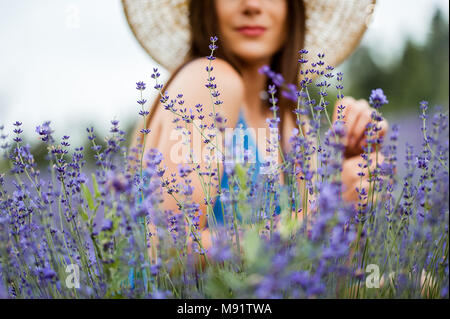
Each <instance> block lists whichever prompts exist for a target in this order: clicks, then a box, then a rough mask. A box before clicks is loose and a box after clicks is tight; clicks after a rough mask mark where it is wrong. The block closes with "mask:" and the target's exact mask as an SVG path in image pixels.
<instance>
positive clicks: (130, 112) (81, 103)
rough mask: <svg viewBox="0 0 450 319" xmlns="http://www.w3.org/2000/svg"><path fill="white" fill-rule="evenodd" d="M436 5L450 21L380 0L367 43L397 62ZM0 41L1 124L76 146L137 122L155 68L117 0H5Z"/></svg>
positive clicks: (425, 6)
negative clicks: (47, 133)
mask: <svg viewBox="0 0 450 319" xmlns="http://www.w3.org/2000/svg"><path fill="white" fill-rule="evenodd" d="M436 8H440V9H441V10H442V11H443V12H444V16H445V17H446V19H447V21H448V15H449V7H448V2H447V1H446V0H409V1H408V0H378V1H377V6H376V8H375V12H374V15H373V20H372V23H371V24H370V26H369V29H368V31H367V32H366V34H365V36H364V38H363V41H362V43H363V44H364V45H368V46H369V47H371V48H372V51H373V53H374V54H375V55H376V56H378V57H379V58H380V61H389V60H390V59H395V58H397V57H398V56H399V53H400V52H401V49H402V47H403V45H404V43H405V40H406V39H407V38H408V37H411V38H412V39H414V41H417V42H418V43H423V41H424V39H425V38H426V35H427V32H428V30H429V29H428V27H429V24H430V21H431V18H432V16H433V13H434V10H435V9H436ZM0 43H1V47H0V125H2V124H5V126H6V129H7V130H11V129H12V123H13V122H14V121H16V120H20V121H21V122H23V125H24V130H25V133H24V134H26V136H27V137H28V138H30V139H32V140H37V137H36V135H35V134H34V128H35V127H36V126H37V125H39V124H41V123H42V122H44V121H47V120H50V121H52V124H53V128H54V129H55V130H56V135H57V136H62V135H70V136H71V138H72V142H73V143H82V142H83V141H84V140H85V139H86V137H87V135H86V131H85V128H86V127H87V126H90V125H93V126H94V127H95V129H96V130H97V131H98V133H99V134H98V135H99V136H102V135H104V134H106V133H107V130H108V127H109V122H110V120H112V119H118V120H120V121H121V123H123V124H124V125H128V124H129V123H132V122H134V121H135V120H137V119H138V118H139V116H138V114H137V113H138V106H137V104H136V102H135V101H136V99H137V97H138V96H137V92H136V90H135V82H137V81H140V80H143V81H147V82H149V81H150V80H151V79H150V74H151V73H152V68H153V67H155V66H156V67H158V65H157V63H156V62H155V61H153V60H152V59H151V58H150V57H149V56H148V55H147V54H146V53H145V52H144V50H143V49H142V48H141V47H140V46H139V44H138V43H137V41H136V40H135V39H134V37H133V35H132V33H131V30H130V29H129V27H128V24H127V23H126V20H125V16H124V14H123V11H122V8H121V3H120V1H119V0H39V1H36V0H15V1H12V0H0ZM167 76H168V74H167V72H165V70H162V78H163V80H164V79H165V78H167ZM148 94H149V95H148V96H147V99H148V100H152V98H154V96H155V95H154V93H150V92H149V93H148Z"/></svg>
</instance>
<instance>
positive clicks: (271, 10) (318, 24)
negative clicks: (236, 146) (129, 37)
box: [123, 0, 387, 228]
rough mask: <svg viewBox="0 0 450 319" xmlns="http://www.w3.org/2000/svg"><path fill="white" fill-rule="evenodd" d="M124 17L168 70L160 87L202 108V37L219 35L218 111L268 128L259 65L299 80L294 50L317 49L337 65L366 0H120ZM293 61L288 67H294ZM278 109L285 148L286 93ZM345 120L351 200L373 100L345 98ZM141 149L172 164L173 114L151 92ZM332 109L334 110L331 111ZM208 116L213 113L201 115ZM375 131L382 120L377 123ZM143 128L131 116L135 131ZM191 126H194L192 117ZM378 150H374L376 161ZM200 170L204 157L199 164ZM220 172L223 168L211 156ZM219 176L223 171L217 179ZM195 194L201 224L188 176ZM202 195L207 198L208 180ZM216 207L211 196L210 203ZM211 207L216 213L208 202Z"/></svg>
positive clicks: (170, 168) (356, 35)
mask: <svg viewBox="0 0 450 319" xmlns="http://www.w3.org/2000/svg"><path fill="white" fill-rule="evenodd" d="M123 4H124V8H125V12H126V15H127V18H128V21H129V23H130V25H131V27H132V29H133V32H134V33H135V35H136V37H137V38H138V40H139V41H140V43H141V44H142V45H143V47H144V48H145V49H146V50H147V52H148V53H149V54H150V55H151V56H152V57H153V58H154V59H155V60H156V61H158V62H159V63H160V64H162V65H163V66H165V67H166V68H168V69H169V70H172V71H173V73H172V76H171V78H170V79H169V80H168V81H167V83H165V87H164V90H163V91H166V90H167V91H168V93H169V96H170V97H171V98H173V97H175V96H176V95H177V94H179V93H183V95H184V96H183V99H184V105H187V106H190V107H192V106H194V105H197V104H202V105H203V113H204V114H209V113H211V112H213V106H212V105H211V103H210V102H211V100H210V99H211V97H210V93H209V90H208V89H207V88H205V86H204V84H205V82H206V81H205V80H206V78H207V74H206V72H205V66H207V65H208V62H209V61H208V60H207V59H205V56H208V55H209V54H210V50H209V39H210V36H212V35H217V36H218V37H219V39H220V40H219V49H218V50H217V52H216V53H215V56H216V57H217V59H216V60H215V61H214V63H213V66H214V74H213V75H214V76H215V77H216V80H215V83H216V84H217V88H218V89H219V91H220V94H221V95H220V97H221V100H222V101H223V104H222V105H221V107H220V109H219V112H220V114H221V115H222V116H223V117H224V118H226V119H227V126H228V127H236V126H237V125H238V123H243V124H244V125H247V126H248V127H250V128H254V129H255V130H257V129H258V128H265V129H268V124H267V122H266V119H267V118H269V117H272V114H273V113H272V111H270V109H269V107H270V106H269V103H268V101H267V100H264V99H262V98H261V92H263V91H265V90H267V84H268V81H267V78H266V76H265V75H263V74H260V73H259V72H258V70H259V69H260V68H261V67H262V66H264V65H269V66H270V67H271V69H272V70H274V71H275V72H277V73H281V75H282V76H283V77H284V79H285V81H286V82H288V83H294V84H295V83H297V81H298V79H297V76H298V71H299V69H298V65H297V64H296V61H297V59H298V50H299V49H302V48H306V49H308V50H309V51H310V52H311V53H313V54H314V53H318V52H324V53H325V54H326V55H325V56H326V58H325V60H326V62H327V63H328V64H330V65H336V64H338V63H339V62H341V61H342V60H343V59H345V58H346V57H347V56H348V55H349V54H350V53H351V52H352V50H354V48H355V47H356V45H357V44H358V42H359V40H360V38H361V37H362V34H363V32H364V30H365V23H366V21H367V19H368V16H367V14H368V10H367V8H371V6H372V1H369V0H367V1H335V0H333V1H326V0H317V1H305V2H304V1H294V0H293V1H290V0H211V1H209V0H205V1H203V0H200V1H199V0H196V1H147V2H144V1H133V0H123ZM294 65H295V67H294ZM278 98H279V103H278V105H279V108H280V111H279V113H280V118H281V123H280V132H281V147H282V149H283V151H284V152H288V151H289V142H288V140H289V137H290V133H291V132H292V129H293V128H294V127H296V123H295V118H294V114H293V112H292V111H293V110H294V106H293V104H294V103H292V102H290V101H288V100H287V99H285V98H284V97H283V96H281V95H280V94H278ZM343 104H345V106H346V109H345V120H346V128H347V132H348V134H347V136H348V138H347V139H346V141H345V142H344V143H345V146H346V151H345V154H346V159H345V162H344V165H343V175H342V176H343V182H344V184H345V186H346V191H345V193H344V197H345V198H346V199H347V200H349V201H352V200H355V199H356V198H357V194H356V191H355V186H359V181H360V178H359V176H358V175H357V173H358V172H359V171H360V169H359V167H358V165H357V163H358V162H360V161H361V159H360V156H359V154H360V153H361V152H362V146H363V145H364V130H365V127H366V125H367V124H368V122H369V121H370V115H371V113H372V109H371V108H370V107H369V105H368V103H367V102H366V101H365V100H359V101H356V100H354V99H352V98H346V99H345V100H344V102H343ZM150 110H151V112H150V116H149V117H148V118H147V123H146V126H147V129H150V130H151V132H152V133H150V134H149V135H148V136H147V140H146V143H145V149H146V150H149V149H151V148H156V149H158V150H159V151H160V152H161V153H162V155H163V157H164V159H165V162H164V164H165V165H166V166H167V169H166V174H170V173H175V172H177V166H178V163H175V162H174V161H172V160H171V157H172V158H173V154H171V151H172V150H173V148H174V146H175V144H176V143H178V142H177V141H174V140H170V139H169V137H170V134H171V132H173V131H174V130H175V128H176V126H177V124H176V123H173V120H174V119H175V118H176V116H174V115H173V114H171V113H170V112H168V111H167V110H165V109H164V108H163V107H162V106H161V103H160V102H159V101H158V99H157V100H156V101H155V103H154V104H153V105H152V107H151V108H150ZM335 117H336V110H335ZM204 121H205V122H206V124H211V123H212V122H213V120H212V119H211V118H208V117H205V120H204ZM382 127H383V129H382V131H381V132H380V134H381V135H384V134H385V133H386V129H387V124H386V122H383V123H382ZM142 128H143V127H142V126H141V125H139V127H138V129H137V131H136V136H139V135H140V134H139V133H138V132H139V131H140V130H141V129H142ZM189 130H190V131H191V132H193V128H192V126H190V127H189ZM381 160H382V159H381V158H380V157H379V159H378V161H379V162H380V161H381ZM200 166H201V171H204V170H205V168H206V167H207V163H204V162H203V161H202V162H201V163H200ZM219 172H223V167H222V164H221V163H220V164H219ZM222 178H223V177H222V176H221V179H222ZM192 186H193V187H194V193H193V199H194V201H195V202H197V203H199V204H200V211H201V212H203V214H201V216H200V227H201V228H203V227H204V226H205V225H206V217H205V216H206V214H205V213H206V212H207V205H206V204H205V200H204V194H203V190H202V185H201V183H200V181H199V180H197V179H196V178H193V180H192ZM210 195H211V196H210V198H215V195H216V189H215V188H212V193H211V194H210ZM163 205H164V209H172V210H174V211H176V210H177V209H178V207H177V202H176V200H175V199H174V198H172V197H171V196H170V195H169V194H165V195H164V204H163ZM215 207H217V202H216V206H215ZM214 210H215V211H214V213H215V214H216V217H217V218H218V217H219V216H218V215H217V211H216V209H214Z"/></svg>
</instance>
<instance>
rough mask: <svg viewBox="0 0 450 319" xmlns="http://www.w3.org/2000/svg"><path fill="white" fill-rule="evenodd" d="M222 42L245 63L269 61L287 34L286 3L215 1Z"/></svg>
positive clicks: (248, 0) (278, 0)
mask: <svg viewBox="0 0 450 319" xmlns="http://www.w3.org/2000/svg"><path fill="white" fill-rule="evenodd" d="M215 5H216V11H217V16H218V20H219V21H218V24H219V29H220V33H221V37H222V38H221V41H222V43H224V45H225V46H226V47H227V48H228V49H229V50H230V51H231V53H232V54H234V55H236V56H237V57H239V58H240V59H241V60H243V61H245V62H246V63H255V62H262V63H267V60H270V58H271V57H272V56H273V55H274V54H275V53H276V52H277V51H278V50H279V49H280V48H281V46H282V45H283V44H284V42H285V40H286V34H287V23H286V20H287V1H286V0H215Z"/></svg>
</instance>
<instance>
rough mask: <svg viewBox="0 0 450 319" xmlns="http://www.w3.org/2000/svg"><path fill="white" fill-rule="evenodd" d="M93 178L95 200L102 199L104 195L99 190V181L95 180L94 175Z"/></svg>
mask: <svg viewBox="0 0 450 319" xmlns="http://www.w3.org/2000/svg"><path fill="white" fill-rule="evenodd" d="M91 177H92V185H93V186H94V196H95V198H101V197H102V194H101V193H100V190H99V188H98V183H97V179H96V178H95V174H94V173H92V174H91Z"/></svg>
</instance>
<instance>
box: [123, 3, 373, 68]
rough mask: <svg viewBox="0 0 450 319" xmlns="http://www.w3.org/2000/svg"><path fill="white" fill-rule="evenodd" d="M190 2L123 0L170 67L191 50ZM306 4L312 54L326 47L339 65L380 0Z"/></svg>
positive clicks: (144, 39) (141, 37)
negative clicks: (376, 2)
mask: <svg viewBox="0 0 450 319" xmlns="http://www.w3.org/2000/svg"><path fill="white" fill-rule="evenodd" d="M289 1H296V0H289ZM188 4H189V0H122V5H123V8H124V12H125V16H126V19H127V21H128V23H129V25H130V27H131V30H132V31H133V33H134V35H135V37H136V39H137V40H138V41H139V43H140V44H141V46H142V47H143V48H144V49H145V51H147V53H148V54H149V55H150V56H151V57H152V58H153V59H154V60H155V61H156V62H157V63H159V64H160V65H161V66H163V67H164V68H166V69H167V70H169V71H172V70H174V69H176V68H177V67H178V66H179V65H180V64H181V63H182V62H183V61H184V59H185V57H186V55H187V53H188V50H189V43H190V37H191V35H190V28H189V21H188V10H189V8H188ZM304 4H305V16H306V21H305V24H306V33H305V48H306V49H307V50H308V51H309V53H310V54H312V55H316V54H317V53H324V54H325V61H326V62H327V63H328V64H329V65H333V66H337V65H338V64H340V63H341V62H342V61H344V60H345V59H346V58H347V57H348V56H349V55H350V54H351V53H352V52H353V51H354V50H355V48H356V47H357V46H358V44H359V42H360V41H361V39H362V36H363V35H364V32H365V31H366V29H367V26H368V24H369V23H370V18H371V15H372V13H373V10H374V6H375V0H306V1H305V2H304ZM298 49H302V48H298ZM312 55H311V56H312Z"/></svg>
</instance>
